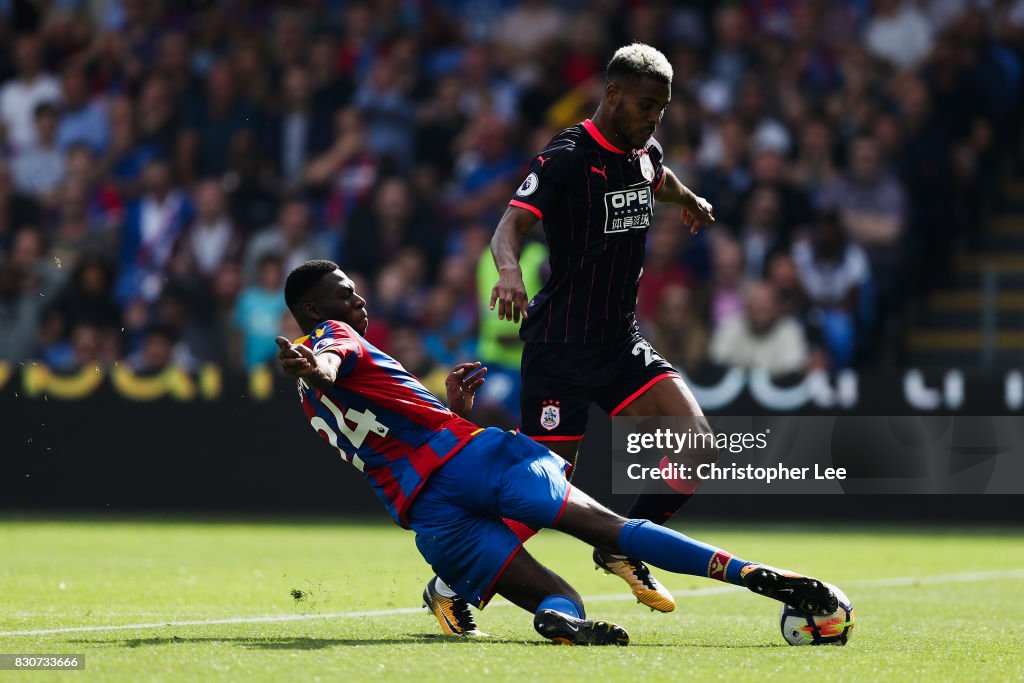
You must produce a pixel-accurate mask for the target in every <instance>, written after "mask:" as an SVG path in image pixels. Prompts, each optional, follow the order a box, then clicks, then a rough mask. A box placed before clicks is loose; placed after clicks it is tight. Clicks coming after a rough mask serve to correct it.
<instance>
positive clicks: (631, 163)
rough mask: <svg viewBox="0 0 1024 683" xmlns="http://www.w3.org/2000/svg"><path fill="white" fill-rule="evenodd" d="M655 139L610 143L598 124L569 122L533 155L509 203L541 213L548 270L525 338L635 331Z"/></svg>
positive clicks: (614, 338) (595, 338) (606, 338)
mask: <svg viewBox="0 0 1024 683" xmlns="http://www.w3.org/2000/svg"><path fill="white" fill-rule="evenodd" d="M662 158H663V152H662V149H661V145H660V144H659V143H658V141H657V140H655V139H654V138H650V139H649V140H648V141H647V142H646V143H645V144H644V146H643V148H642V149H634V150H622V149H618V148H617V147H615V146H614V145H612V144H611V143H610V142H609V141H608V140H607V139H605V137H604V136H603V135H602V134H601V131H599V130H598V129H597V126H595V125H594V123H593V122H592V121H591V120H590V119H587V120H586V121H584V122H583V123H580V124H577V125H575V126H572V127H571V128H566V129H565V130H563V131H562V132H561V133H559V134H558V135H556V136H555V137H554V138H552V139H551V141H550V142H549V143H548V146H547V147H545V148H544V150H543V151H542V152H541V153H540V154H538V155H537V156H536V158H534V160H533V162H532V163H531V164H530V171H529V174H528V175H527V176H526V179H525V180H524V181H523V184H522V185H520V186H519V189H518V190H516V193H515V196H514V197H513V198H512V200H511V201H510V202H509V204H511V205H512V206H518V207H519V208H521V209H526V210H527V211H530V212H532V213H533V214H534V215H536V216H537V217H538V218H540V219H541V220H542V221H543V224H544V236H545V237H546V238H547V242H548V249H549V251H550V258H549V262H550V265H551V275H550V276H549V277H548V281H547V282H546V283H545V284H544V287H543V288H542V289H541V290H540V292H538V293H537V294H536V296H534V297H533V299H532V300H531V301H530V303H529V305H528V306H527V309H526V310H527V313H528V314H529V317H528V318H526V320H524V321H523V325H522V327H520V328H519V336H520V337H521V338H522V339H523V341H527V342H541V343H558V344H561V343H573V344H607V343H617V342H621V341H623V340H628V339H629V338H630V337H631V335H632V334H633V333H634V331H635V329H636V326H637V322H636V300H637V292H638V291H639V287H640V275H641V274H642V273H643V264H644V252H645V249H646V242H647V232H648V229H649V228H650V227H651V224H652V221H653V219H654V193H655V192H657V191H658V190H659V189H660V188H661V185H662V183H664V182H665V167H664V165H663V163H662Z"/></svg>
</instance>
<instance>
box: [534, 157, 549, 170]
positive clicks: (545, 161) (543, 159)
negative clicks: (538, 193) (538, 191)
mask: <svg viewBox="0 0 1024 683" xmlns="http://www.w3.org/2000/svg"><path fill="white" fill-rule="evenodd" d="M550 158H551V157H548V158H547V159H545V158H544V157H542V156H541V155H539V154H538V155H537V161H539V162H540V167H541V168H544V164H546V163H547V162H548V159H550Z"/></svg>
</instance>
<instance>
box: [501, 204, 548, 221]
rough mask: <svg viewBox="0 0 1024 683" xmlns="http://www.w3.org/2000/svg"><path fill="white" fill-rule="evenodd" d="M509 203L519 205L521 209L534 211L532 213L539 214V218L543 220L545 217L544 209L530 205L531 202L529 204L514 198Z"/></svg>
mask: <svg viewBox="0 0 1024 683" xmlns="http://www.w3.org/2000/svg"><path fill="white" fill-rule="evenodd" d="M508 205H509V206H518V207H519V208H520V209H526V210H527V211H529V212H530V213H532V214H534V215H535V216H537V218H540V219H542V220H543V218H544V212H543V211H541V210H540V209H538V208H537V207H536V206H530V205H529V204H527V203H526V202H521V201H519V200H517V199H513V200H512V201H510V202H509V203H508Z"/></svg>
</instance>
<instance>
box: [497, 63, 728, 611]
mask: <svg viewBox="0 0 1024 683" xmlns="http://www.w3.org/2000/svg"><path fill="white" fill-rule="evenodd" d="M671 91H672V66H671V65H670V64H669V62H668V60H667V59H666V58H665V56H664V55H663V54H662V53H661V52H659V51H658V50H656V49H655V48H653V47H650V46H649V45H644V44H641V43H634V44H632V45H628V46H625V47H622V48H620V49H619V50H618V51H616V53H615V54H614V56H613V57H612V59H611V61H610V62H609V63H608V67H607V70H606V78H605V90H604V97H603V98H602V100H601V104H600V105H599V106H598V108H597V112H596V113H595V114H594V116H593V118H591V119H588V120H586V121H584V122H582V123H580V124H577V125H575V126H572V127H571V128H567V129H565V130H563V131H562V132H561V133H559V134H558V135H556V136H555V137H554V138H553V139H552V140H551V142H549V143H548V145H547V147H545V148H544V150H543V151H541V152H540V153H539V154H537V155H536V157H535V158H534V159H533V161H532V163H531V165H530V170H529V173H528V175H527V176H526V179H525V180H524V181H523V183H522V185H520V186H519V189H518V190H516V192H515V195H514V196H513V198H512V200H511V201H510V202H509V206H508V209H507V210H506V211H505V214H504V216H502V218H501V221H500V222H499V223H498V227H497V229H496V230H495V233H494V237H493V239H492V240H491V250H492V252H493V254H494V260H495V263H496V264H497V267H498V272H499V279H498V282H497V284H495V286H494V289H493V290H492V292H491V308H492V309H494V307H495V305H497V309H498V310H497V315H498V317H499V318H502V319H511V320H512V321H514V322H518V321H519V320H520V318H522V319H523V323H522V327H521V328H520V337H521V338H522V339H523V341H524V342H525V346H524V348H523V355H522V370H521V372H522V381H523V384H522V392H521V395H520V406H521V414H522V427H521V430H522V431H523V432H524V433H525V434H527V435H529V436H530V437H532V438H534V439H535V440H537V441H540V442H542V443H543V444H544V445H546V446H547V447H548V448H550V449H551V450H553V451H555V452H556V453H558V454H559V455H561V456H562V457H563V458H565V459H566V460H568V461H569V462H575V458H576V454H577V451H578V448H579V443H580V440H581V439H582V438H583V434H584V432H585V430H586V426H587V411H588V408H589V405H590V403H591V402H592V401H594V402H596V403H597V404H598V405H599V406H600V407H601V408H602V409H603V410H605V411H606V412H607V413H608V414H609V415H612V416H615V415H631V416H687V417H690V416H697V417H701V418H702V417H703V413H702V412H701V409H700V406H698V405H697V401H696V400H695V399H694V396H693V393H692V392H691V391H690V389H689V388H688V387H687V386H686V384H685V383H684V382H683V379H682V377H681V376H680V375H679V373H678V372H677V371H676V370H675V369H674V368H673V367H672V365H671V364H670V363H668V362H667V361H665V360H664V359H663V358H662V357H661V356H660V355H658V353H657V352H656V351H655V350H654V349H653V348H651V345H650V344H649V343H648V342H647V341H646V340H645V339H644V338H643V337H642V336H641V335H640V330H639V328H638V326H637V321H636V303H637V288H638V286H639V282H640V275H641V272H642V266H643V261H644V248H645V244H646V240H647V231H648V229H649V228H650V226H651V225H652V224H653V216H654V200H655V199H657V200H658V201H660V202H668V203H672V204H677V205H679V206H680V207H682V218H683V220H684V221H685V222H686V223H687V224H688V226H689V228H690V230H691V232H693V233H696V231H697V229H698V228H699V227H700V226H701V225H703V224H710V223H713V222H714V217H713V215H712V209H711V205H710V204H709V203H708V202H707V201H706V200H704V199H703V198H701V197H698V196H696V195H694V193H693V192H691V191H690V190H689V189H687V188H686V187H685V186H684V185H683V184H682V183H681V182H680V181H679V179H678V178H677V177H676V176H675V174H674V173H672V171H671V170H670V169H669V168H668V167H666V166H664V164H663V154H662V149H661V145H659V144H658V142H657V141H656V140H655V139H654V138H653V137H652V136H653V135H654V131H655V129H656V128H657V126H658V124H659V123H660V122H661V117H662V115H663V114H664V112H665V108H666V107H667V106H668V103H669V100H670V99H671ZM538 220H540V221H543V226H544V234H545V236H546V238H547V242H548V248H549V250H550V253H551V256H550V265H551V275H550V277H549V278H548V281H547V283H546V284H545V285H544V287H543V288H542V289H541V291H540V292H539V293H538V294H537V295H536V296H534V297H533V299H532V300H531V301H530V302H529V304H527V295H526V289H525V287H524V285H523V277H522V272H521V271H520V269H519V262H518V261H519V250H520V244H521V242H522V240H523V238H524V237H525V235H526V234H527V233H528V232H529V231H530V230H531V229H532V228H533V227H534V225H535V224H536V223H537V221H538ZM700 422H704V421H703V420H700ZM704 428H707V427H706V424H705V425H704ZM688 497H689V494H688V493H685V492H678V493H677V492H676V491H673V490H671V489H668V487H666V492H665V494H645V495H641V496H639V497H638V498H637V499H636V501H635V502H634V503H633V506H632V508H631V509H630V510H629V513H628V515H627V516H628V517H636V518H643V519H650V520H652V521H654V522H657V523H659V524H661V523H664V522H666V521H667V520H668V519H669V518H670V517H671V516H672V515H673V514H674V513H675V512H676V511H677V510H678V509H679V508H680V507H681V506H682V504H683V503H684V502H685V501H686V499H687V498H688ZM594 562H595V563H596V564H597V565H598V566H599V567H601V568H603V569H605V570H606V571H608V572H610V573H614V574H616V575H617V576H619V577H621V578H622V579H624V580H625V581H626V582H627V583H629V584H630V587H631V589H632V591H633V593H634V595H635V596H636V597H637V599H638V600H639V601H640V602H642V603H643V604H645V605H647V606H648V607H651V608H652V609H656V610H659V611H662V612H669V611H671V610H673V609H674V608H675V601H674V600H673V598H672V595H671V593H669V592H668V591H667V590H666V589H665V588H664V587H663V586H661V584H659V583H658V582H657V581H656V580H655V579H654V577H653V576H651V574H650V572H649V571H648V569H647V567H646V566H644V564H643V563H642V562H639V561H637V560H635V559H632V558H629V557H623V556H618V555H613V554H610V553H607V552H604V551H603V550H602V549H595V550H594Z"/></svg>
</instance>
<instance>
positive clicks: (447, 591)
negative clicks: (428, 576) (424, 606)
mask: <svg viewBox="0 0 1024 683" xmlns="http://www.w3.org/2000/svg"><path fill="white" fill-rule="evenodd" d="M434 590H436V591H437V594H438V595H442V596H444V597H446V598H454V597H455V591H453V590H452V589H451V588H449V587H448V584H447V583H445V582H444V581H442V580H441V577H440V576H437V577H435V578H434Z"/></svg>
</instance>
